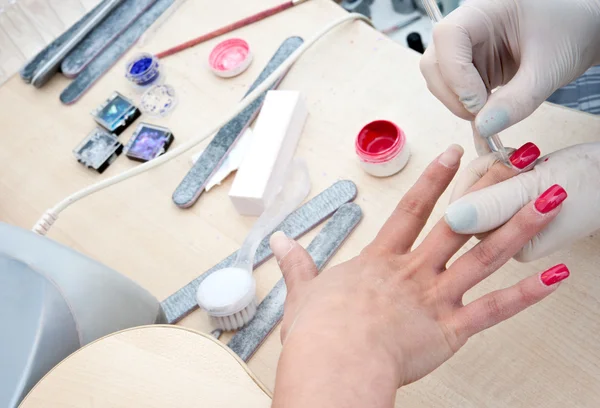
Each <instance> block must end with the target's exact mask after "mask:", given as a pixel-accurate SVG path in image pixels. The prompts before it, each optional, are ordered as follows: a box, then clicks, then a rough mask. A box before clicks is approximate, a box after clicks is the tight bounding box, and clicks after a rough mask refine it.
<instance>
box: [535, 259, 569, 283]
mask: <svg viewBox="0 0 600 408" xmlns="http://www.w3.org/2000/svg"><path fill="white" fill-rule="evenodd" d="M570 274H571V272H569V268H567V265H565V264H558V265H554V266H553V267H552V268H550V269H548V270H547V271H546V272H542V274H541V275H540V279H541V280H542V282H543V283H544V285H546V286H552V285H554V284H555V283H558V282H560V281H562V280H565V279H567V278H568V277H569V275H570Z"/></svg>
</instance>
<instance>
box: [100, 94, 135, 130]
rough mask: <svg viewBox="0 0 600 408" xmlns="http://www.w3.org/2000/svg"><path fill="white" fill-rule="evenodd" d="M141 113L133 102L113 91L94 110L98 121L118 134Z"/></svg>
mask: <svg viewBox="0 0 600 408" xmlns="http://www.w3.org/2000/svg"><path fill="white" fill-rule="evenodd" d="M140 115H141V112H140V110H139V109H138V108H136V107H135V105H134V104H133V102H131V101H130V100H129V99H127V98H125V97H124V96H123V95H121V94H120V93H118V92H115V93H113V94H112V95H111V96H110V98H108V99H107V100H106V101H105V102H104V103H103V104H102V105H100V106H99V107H98V108H96V109H95V110H94V111H92V116H93V117H94V120H95V121H96V123H98V124H99V125H100V126H102V127H103V128H105V129H106V130H108V131H109V132H111V133H113V134H115V135H117V136H118V135H120V134H121V133H123V131H124V130H125V129H127V127H128V126H129V125H130V124H132V123H133V122H134V121H135V120H136V119H137V118H139V117H140Z"/></svg>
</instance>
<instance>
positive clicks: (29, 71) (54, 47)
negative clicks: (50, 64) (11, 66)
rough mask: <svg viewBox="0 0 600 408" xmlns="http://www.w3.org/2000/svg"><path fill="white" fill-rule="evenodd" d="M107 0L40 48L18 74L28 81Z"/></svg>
mask: <svg viewBox="0 0 600 408" xmlns="http://www.w3.org/2000/svg"><path fill="white" fill-rule="evenodd" d="M107 2H108V0H104V1H102V2H100V3H99V4H98V5H97V6H96V7H94V8H93V9H92V10H91V11H90V12H88V13H87V14H86V15H84V16H83V17H82V18H81V19H80V20H79V21H77V22H76V23H75V24H73V26H71V28H69V29H68V30H67V31H65V32H64V33H62V34H61V35H60V36H59V37H58V38H56V39H55V40H54V41H52V42H51V43H50V44H48V45H47V46H46V48H44V49H43V50H41V51H40V52H39V53H38V54H37V55H36V56H35V57H33V58H32V59H31V60H30V61H29V62H27V64H25V66H24V67H23V68H21V71H20V75H21V78H22V79H23V80H24V81H25V82H27V83H30V82H31V79H32V78H33V74H34V73H35V71H36V70H37V68H38V66H40V65H41V64H43V63H44V62H45V61H48V60H49V59H50V58H52V56H53V55H54V54H55V53H56V51H58V50H59V49H60V48H61V47H62V46H63V45H64V44H65V43H66V42H67V41H69V39H70V38H71V37H73V34H75V33H76V32H78V31H79V30H80V29H81V27H82V26H83V25H85V24H86V23H87V22H88V21H89V20H90V19H91V18H92V17H93V16H94V15H95V14H96V13H98V11H99V10H100V9H101V8H102V7H103V6H104V4H105V3H107Z"/></svg>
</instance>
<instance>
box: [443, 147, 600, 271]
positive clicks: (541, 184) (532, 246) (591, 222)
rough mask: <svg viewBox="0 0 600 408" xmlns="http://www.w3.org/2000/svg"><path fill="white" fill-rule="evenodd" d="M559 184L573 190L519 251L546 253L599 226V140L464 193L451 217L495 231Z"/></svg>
mask: <svg viewBox="0 0 600 408" xmlns="http://www.w3.org/2000/svg"><path fill="white" fill-rule="evenodd" d="M484 161H485V160H483V159H478V161H476V162H475V163H483V162H484ZM473 180H474V178H473ZM554 184H558V185H560V186H562V187H563V188H564V189H565V190H566V192H567V194H568V198H567V199H566V200H565V201H564V203H563V208H562V210H561V212H560V214H558V216H557V217H556V219H554V221H552V223H551V224H550V225H549V226H548V227H546V228H545V229H544V230H543V231H542V232H540V233H539V234H538V235H537V236H536V237H535V238H533V239H532V240H531V241H529V243H528V244H527V245H526V246H525V247H524V248H523V249H522V250H521V251H520V252H519V253H518V254H517V255H516V256H515V259H517V260H518V261H521V262H529V261H532V260H535V259H538V258H541V257H543V256H546V255H549V254H550V253H552V252H553V251H555V250H557V249H559V248H561V247H563V246H565V245H567V244H569V243H571V242H573V241H575V240H577V239H579V238H582V237H584V236H587V235H589V234H591V233H592V232H594V231H596V230H597V229H599V228H600V143H586V144H580V145H576V146H572V147H568V148H566V149H563V150H559V151H557V152H554V153H552V154H549V155H547V156H544V157H541V158H539V159H538V161H537V164H536V165H535V167H534V168H533V170H531V171H528V172H525V173H521V174H519V175H517V176H515V177H513V178H511V179H508V180H506V181H503V182H501V183H498V184H495V185H493V186H490V187H486V188H484V189H482V190H478V191H475V192H472V193H469V194H467V195H465V196H463V197H461V198H459V199H458V200H456V201H454V202H453V203H452V204H451V205H450V206H449V207H448V209H447V210H446V216H445V219H446V222H447V223H448V225H449V226H450V228H451V229H452V230H453V231H455V232H458V233H463V234H480V233H484V232H487V231H491V230H493V229H495V228H497V227H499V226H501V225H503V224H504V223H505V222H507V221H508V220H509V219H510V218H511V217H512V216H513V215H514V214H515V213H517V211H519V210H520V209H521V208H522V207H523V206H525V204H527V203H528V202H530V201H532V200H535V199H536V198H537V197H538V196H539V195H540V194H541V193H543V192H544V191H546V190H547V189H548V188H549V187H551V186H552V185H554ZM460 185H461V188H465V187H466V185H465V183H461V184H460Z"/></svg>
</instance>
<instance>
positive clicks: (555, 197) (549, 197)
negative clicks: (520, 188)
mask: <svg viewBox="0 0 600 408" xmlns="http://www.w3.org/2000/svg"><path fill="white" fill-rule="evenodd" d="M566 198H567V192H566V191H565V189H564V188H562V187H561V186H559V185H558V184H555V185H553V186H552V187H550V188H549V189H548V190H546V191H544V192H543V193H542V195H540V196H539V197H538V199H537V200H535V204H534V205H535V209H536V210H538V211H539V212H541V213H542V214H546V213H549V212H550V211H552V210H554V209H555V208H556V207H558V206H559V205H560V203H562V202H563V201H565V199H566Z"/></svg>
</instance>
